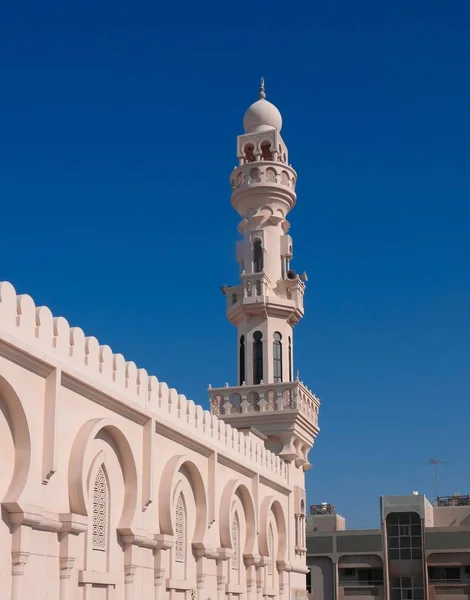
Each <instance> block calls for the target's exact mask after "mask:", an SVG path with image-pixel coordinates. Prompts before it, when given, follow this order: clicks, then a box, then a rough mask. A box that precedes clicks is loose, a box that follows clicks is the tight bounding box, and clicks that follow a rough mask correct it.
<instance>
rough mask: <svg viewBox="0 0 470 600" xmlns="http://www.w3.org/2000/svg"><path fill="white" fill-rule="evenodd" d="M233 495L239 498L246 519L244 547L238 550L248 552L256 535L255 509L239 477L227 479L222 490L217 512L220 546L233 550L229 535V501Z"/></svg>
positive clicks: (251, 498) (249, 493)
mask: <svg viewBox="0 0 470 600" xmlns="http://www.w3.org/2000/svg"><path fill="white" fill-rule="evenodd" d="M235 495H236V496H238V498H239V499H240V502H241V504H242V507H243V512H244V513H245V521H246V537H245V547H244V548H240V551H242V552H243V554H250V553H252V552H253V548H254V543H255V536H256V511H255V505H254V502H253V497H252V495H251V492H250V491H249V490H248V488H247V487H246V485H245V484H243V483H241V481H240V480H239V479H231V480H230V481H228V482H227V484H226V485H225V487H224V490H223V492H222V496H221V499H220V512H219V522H220V543H221V546H222V548H230V549H232V550H233V545H232V536H231V524H232V522H231V515H232V511H231V501H232V498H233V496H235Z"/></svg>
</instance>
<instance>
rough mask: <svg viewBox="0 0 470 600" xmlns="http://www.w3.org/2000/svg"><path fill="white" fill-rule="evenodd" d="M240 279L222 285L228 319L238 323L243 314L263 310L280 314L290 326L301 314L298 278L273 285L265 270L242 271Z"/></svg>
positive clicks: (300, 287) (300, 288) (261, 311)
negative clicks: (231, 283)
mask: <svg viewBox="0 0 470 600" xmlns="http://www.w3.org/2000/svg"><path fill="white" fill-rule="evenodd" d="M241 279H242V282H243V283H242V285H236V286H235V285H234V286H230V287H225V288H224V294H225V296H226V298H227V317H228V319H229V320H230V321H231V322H233V323H235V324H236V323H238V322H239V320H240V319H242V318H243V315H245V314H259V313H263V314H264V313H266V312H267V313H269V314H272V315H276V316H280V317H281V316H282V317H284V318H286V319H288V320H289V322H290V323H291V324H293V325H294V324H295V323H298V322H299V321H300V319H301V318H302V317H303V314H304V291H305V284H304V283H303V282H302V281H301V280H300V279H299V278H298V277H297V278H296V279H295V280H281V281H278V282H277V285H276V286H275V287H274V288H273V286H272V284H271V280H270V279H269V277H268V276H267V275H266V274H265V273H250V274H246V273H243V274H242V276H241Z"/></svg>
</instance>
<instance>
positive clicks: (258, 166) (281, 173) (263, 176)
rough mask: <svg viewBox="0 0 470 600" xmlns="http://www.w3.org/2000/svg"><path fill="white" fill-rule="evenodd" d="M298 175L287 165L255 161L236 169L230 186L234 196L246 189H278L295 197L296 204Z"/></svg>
mask: <svg viewBox="0 0 470 600" xmlns="http://www.w3.org/2000/svg"><path fill="white" fill-rule="evenodd" d="M296 181H297V173H296V172H295V171H294V169H293V168H292V167H290V166H288V165H286V164H283V163H279V162H273V161H264V160H260V161H255V162H249V163H245V164H243V165H240V166H239V167H236V168H235V169H234V170H233V172H232V174H231V176H230V184H231V186H232V190H233V196H236V195H237V194H238V192H242V191H244V190H246V188H253V189H256V188H266V187H269V188H270V189H275V188H278V189H279V190H282V191H284V192H288V194H289V195H290V196H293V203H294V202H295V184H296Z"/></svg>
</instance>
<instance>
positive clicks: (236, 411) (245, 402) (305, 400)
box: [209, 381, 320, 431]
mask: <svg viewBox="0 0 470 600" xmlns="http://www.w3.org/2000/svg"><path fill="white" fill-rule="evenodd" d="M209 395H210V403H211V412H212V414H215V415H217V416H222V417H225V416H228V415H233V416H236V415H246V414H249V413H276V412H291V413H296V412H297V413H299V414H301V415H302V416H303V417H305V419H306V420H307V421H308V422H309V424H310V425H311V426H313V428H314V429H315V430H317V431H318V411H319V409H320V400H319V399H318V398H317V397H316V396H315V394H314V393H313V392H312V391H311V390H309V389H308V388H307V387H306V386H305V385H304V384H303V383H302V382H300V381H287V382H284V383H260V384H259V385H252V386H245V385H242V386H237V387H229V386H226V387H222V388H212V387H209ZM227 422H229V421H227ZM254 426H255V427H256V425H254Z"/></svg>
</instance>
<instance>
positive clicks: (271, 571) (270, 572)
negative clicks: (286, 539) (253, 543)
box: [268, 525, 274, 575]
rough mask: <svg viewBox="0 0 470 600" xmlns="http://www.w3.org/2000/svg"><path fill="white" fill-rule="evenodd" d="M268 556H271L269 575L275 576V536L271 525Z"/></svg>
mask: <svg viewBox="0 0 470 600" xmlns="http://www.w3.org/2000/svg"><path fill="white" fill-rule="evenodd" d="M268 554H269V565H268V575H272V574H273V564H274V534H273V526H272V525H269V531H268Z"/></svg>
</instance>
